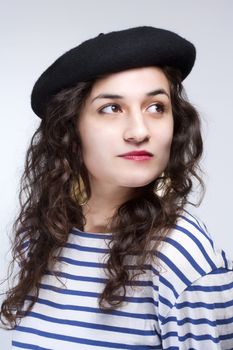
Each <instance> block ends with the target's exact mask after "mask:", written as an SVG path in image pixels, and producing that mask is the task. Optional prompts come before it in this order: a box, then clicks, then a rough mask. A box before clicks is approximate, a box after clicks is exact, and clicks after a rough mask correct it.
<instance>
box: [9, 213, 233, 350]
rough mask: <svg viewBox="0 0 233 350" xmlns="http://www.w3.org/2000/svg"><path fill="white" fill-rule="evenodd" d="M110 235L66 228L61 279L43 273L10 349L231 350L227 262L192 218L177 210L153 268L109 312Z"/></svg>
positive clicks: (232, 269)
mask: <svg viewBox="0 0 233 350" xmlns="http://www.w3.org/2000/svg"><path fill="white" fill-rule="evenodd" d="M111 237H112V234H111V233H91V232H89V233H88V232H83V231H80V230H79V229H77V228H73V229H72V231H71V232H70V235H69V238H68V241H67V244H66V245H65V247H64V248H62V251H61V253H60V255H59V262H58V265H57V266H56V270H59V271H60V273H59V274H60V282H59V281H58V280H57V279H56V278H55V277H54V276H53V275H52V274H51V271H50V272H48V273H47V274H46V275H44V276H43V278H42V280H41V283H40V291H39V297H38V300H37V302H36V303H35V305H34V307H33V309H32V311H30V312H29V313H28V314H27V315H26V316H25V317H24V318H23V319H22V320H21V323H20V324H19V325H18V326H17V327H16V329H15V330H14V331H13V340H12V348H13V349H15V350H16V349H37V350H107V349H134V350H146V349H167V350H168V349H169V350H220V349H221V350H230V349H231V350H232V349H233V261H232V260H231V259H230V258H229V257H227V256H226V254H225V253H224V251H223V250H222V249H219V248H217V247H216V245H215V244H214V242H213V237H212V236H211V235H210V233H209V232H208V231H207V228H206V226H205V225H204V224H203V223H202V222H200V220H198V219H197V217H194V216H192V215H191V214H190V213H188V212H187V211H184V214H183V215H181V216H180V217H179V219H178V221H177V224H176V225H175V226H174V228H173V229H172V230H171V231H170V233H169V235H168V236H167V237H166V238H165V240H164V242H163V244H162V246H161V249H160V251H159V253H158V257H159V259H160V262H161V265H162V269H160V272H159V273H156V272H157V270H156V266H153V262H151V264H150V265H145V273H144V274H142V275H139V277H138V279H137V280H135V282H134V283H135V284H134V286H133V288H132V287H131V286H129V285H128V286H127V287H126V297H125V299H124V302H123V304H122V305H121V307H120V308H117V309H115V310H113V311H111V312H110V313H109V312H106V311H103V310H101V309H100V308H99V306H98V298H99V296H100V294H101V291H102V290H103V287H104V285H105V283H106V271H105V270H104V267H105V262H106V260H105V259H106V254H108V251H109V248H108V245H107V243H108V242H109V240H110V239H111ZM129 268H130V266H129ZM134 268H135V266H134ZM61 282H63V283H64V285H62V283H61ZM28 299H30V296H28Z"/></svg>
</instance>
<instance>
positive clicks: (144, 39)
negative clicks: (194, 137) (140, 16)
mask: <svg viewBox="0 0 233 350" xmlns="http://www.w3.org/2000/svg"><path fill="white" fill-rule="evenodd" d="M195 58H196V49H195V47H194V45H193V44H192V43H191V42H189V41H187V40H186V39H184V38H183V37H181V36H180V35H178V34H176V33H174V32H171V31H169V30H165V29H161V28H154V27H151V26H141V27H134V28H128V29H124V30H120V31H112V32H109V33H106V34H104V33H100V34H99V35H98V36H96V37H94V38H91V39H88V40H86V41H84V42H82V43H81V44H80V45H78V46H76V47H74V48H72V49H71V50H69V51H67V52H66V53H64V54H63V55H62V56H60V57H59V58H58V59H57V60H56V61H55V62H54V63H53V64H52V65H50V66H49V67H48V68H47V69H46V70H45V72H44V73H43V74H42V75H41V76H40V77H39V79H38V80H37V81H36V83H35V85H34V87H33V89H32V94H31V106H32V109H33V111H34V112H35V113H36V114H37V115H38V116H39V117H40V118H43V114H44V109H45V106H46V104H47V103H48V101H49V100H50V98H51V96H53V95H55V94H56V93H58V92H59V91H61V90H62V89H64V88H68V87H72V86H74V85H76V84H77V83H78V82H81V81H88V80H93V79H95V78H97V77H98V76H99V75H102V74H108V73H115V72H119V71H123V70H126V69H130V68H137V67H143V66H163V65H169V66H172V67H175V68H178V69H179V70H180V71H181V75H182V80H184V79H185V78H186V77H187V75H188V74H189V73H190V71H191V69H192V67H193V65H194V62H195Z"/></svg>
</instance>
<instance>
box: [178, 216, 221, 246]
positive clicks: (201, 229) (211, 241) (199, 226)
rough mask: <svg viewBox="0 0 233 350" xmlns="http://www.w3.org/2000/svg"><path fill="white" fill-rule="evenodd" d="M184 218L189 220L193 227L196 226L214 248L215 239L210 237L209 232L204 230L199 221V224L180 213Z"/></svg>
mask: <svg viewBox="0 0 233 350" xmlns="http://www.w3.org/2000/svg"><path fill="white" fill-rule="evenodd" d="M179 216H180V217H181V218H182V219H184V220H185V221H187V222H189V223H190V224H191V225H192V226H193V227H195V228H196V229H197V230H198V231H199V232H201V233H202V234H203V235H204V236H205V237H206V238H207V239H208V241H209V242H210V244H211V246H212V248H213V247H214V242H213V240H212V239H211V238H210V236H209V235H208V234H207V232H205V231H204V230H203V228H202V227H201V225H200V224H199V222H198V221H197V222H198V225H197V224H196V223H195V222H193V221H192V220H190V219H188V218H187V217H186V216H183V215H179Z"/></svg>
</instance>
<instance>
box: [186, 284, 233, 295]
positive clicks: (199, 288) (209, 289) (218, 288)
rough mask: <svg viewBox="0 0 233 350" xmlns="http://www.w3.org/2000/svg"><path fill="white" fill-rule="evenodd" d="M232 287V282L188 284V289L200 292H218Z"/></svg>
mask: <svg viewBox="0 0 233 350" xmlns="http://www.w3.org/2000/svg"><path fill="white" fill-rule="evenodd" d="M232 288H233V282H231V283H227V284H223V285H220V286H190V287H189V288H188V289H187V290H188V291H201V292H208V293H209V292H220V291H224V290H228V289H232Z"/></svg>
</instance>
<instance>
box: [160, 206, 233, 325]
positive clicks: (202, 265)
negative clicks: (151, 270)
mask: <svg viewBox="0 0 233 350" xmlns="http://www.w3.org/2000/svg"><path fill="white" fill-rule="evenodd" d="M158 258H159V264H160V269H159V274H158V275H157V276H156V277H155V281H154V283H157V285H158V294H159V295H158V300H159V304H158V307H159V314H160V315H161V319H163V317H165V315H166V314H167V313H168V312H169V310H170V309H171V308H172V307H173V305H175V303H176V301H177V300H178V298H179V297H180V296H181V295H182V293H184V292H185V291H186V290H189V289H190V288H193V286H194V285H195V284H196V283H198V284H200V285H202V284H203V285H207V284H212V280H213V278H214V277H213V276H216V275H218V274H220V273H221V274H222V277H223V275H226V276H225V277H226V278H225V279H231V282H233V281H232V276H233V272H232V271H233V260H232V259H231V258H229V257H228V256H227V255H226V253H225V252H224V250H223V249H221V247H218V246H217V245H216V244H215V242H214V235H212V234H211V233H210V232H209V231H208V229H207V226H206V224H205V223H204V222H203V221H202V220H201V219H200V218H198V217H197V216H196V215H193V214H191V213H190V212H188V211H183V213H182V215H180V216H179V217H178V220H177V222H176V224H175V225H174V227H173V228H172V229H171V230H170V231H169V233H168V234H167V236H166V237H165V238H164V240H163V242H162V244H161V247H160V248H159V251H158Z"/></svg>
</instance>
